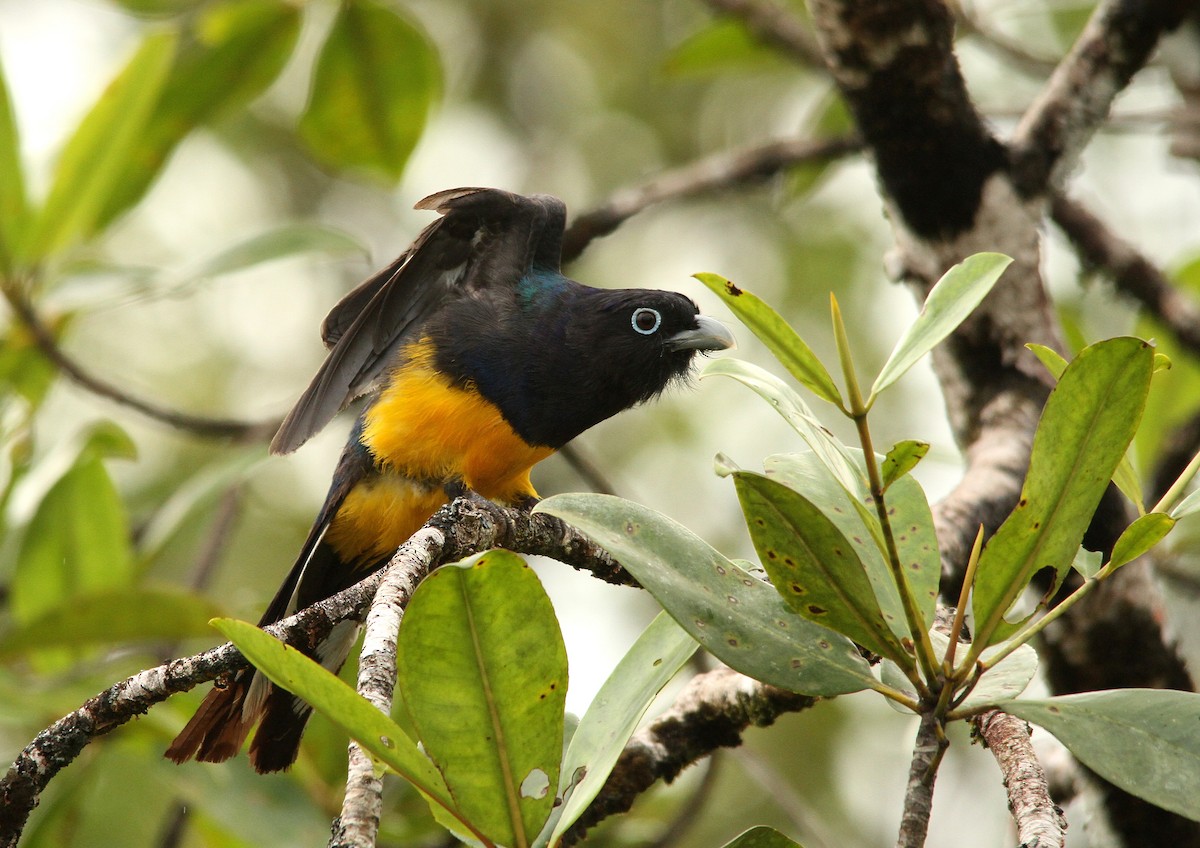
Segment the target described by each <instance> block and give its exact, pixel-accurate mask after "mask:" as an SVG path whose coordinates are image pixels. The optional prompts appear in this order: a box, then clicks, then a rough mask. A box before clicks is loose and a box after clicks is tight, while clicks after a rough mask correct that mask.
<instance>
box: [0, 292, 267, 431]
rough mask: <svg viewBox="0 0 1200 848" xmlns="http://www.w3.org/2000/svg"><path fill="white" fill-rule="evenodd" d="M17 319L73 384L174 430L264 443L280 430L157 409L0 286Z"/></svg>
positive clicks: (24, 301)
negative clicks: (89, 363)
mask: <svg viewBox="0 0 1200 848" xmlns="http://www.w3.org/2000/svg"><path fill="white" fill-rule="evenodd" d="M0 289H2V290H3V293H4V297H5V299H6V300H7V301H8V304H9V306H10V307H11V308H12V311H13V314H14V315H15V316H16V317H17V320H18V321H20V322H21V324H22V325H23V326H24V327H25V328H26V329H27V330H28V331H29V334H30V335H31V336H32V337H33V341H34V343H35V344H36V345H37V347H38V350H40V351H41V352H42V355H43V356H45V357H46V358H47V359H48V360H50V362H51V363H53V365H54V367H56V368H57V369H58V370H59V371H60V372H62V374H63V375H64V376H66V377H67V378H68V379H69V380H70V381H71V382H73V383H75V385H77V386H79V387H80V388H82V389H84V390H85V391H88V392H91V393H92V394H94V395H96V396H98V397H102V398H105V399H106V400H110V401H113V402H114V403H117V404H120V405H121V406H124V407H126V408H127V409H132V410H134V411H135V412H138V413H140V414H141V415H144V416H145V417H147V418H150V419H152V420H154V421H158V422H159V423H162V424H166V425H168V426H170V427H173V428H175V429H176V430H182V431H184V432H187V433H192V434H194V435H197V436H203V437H204V438H209V439H230V440H233V441H235V442H255V441H265V440H266V439H267V438H269V437H270V435H271V434H272V433H274V432H275V431H276V430H277V429H279V422H278V421H239V420H236V419H233V418H209V417H206V416H202V415H191V414H189V413H186V412H179V411H177V410H174V409H169V408H167V407H165V406H160V405H159V404H156V403H154V402H152V401H149V400H146V399H144V398H139V397H136V396H134V395H131V394H129V393H128V392H126V391H125V390H124V389H122V388H120V387H118V386H116V385H114V384H112V383H110V382H108V381H106V380H102V379H101V378H99V377H97V376H95V375H93V374H91V373H90V372H89V371H87V369H85V368H84V367H83V366H82V365H80V364H79V363H78V362H76V361H75V360H74V359H72V358H71V357H70V356H68V355H67V353H66V352H65V351H64V350H63V349H62V347H60V346H59V344H58V341H57V340H56V339H55V338H54V333H52V332H51V331H50V329H49V328H48V327H47V326H46V325H45V324H44V323H43V322H42V319H41V317H40V316H39V315H38V314H37V312H36V310H34V308H33V305H32V304H30V303H29V301H28V300H27V299H26V298H25V297H23V296H22V295H21V294H19V293H18V292H16V291H14V290H13V288H12V287H11V286H8V285H5V286H0Z"/></svg>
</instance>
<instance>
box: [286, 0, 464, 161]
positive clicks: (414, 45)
mask: <svg viewBox="0 0 1200 848" xmlns="http://www.w3.org/2000/svg"><path fill="white" fill-rule="evenodd" d="M440 85H441V72H440V69H439V67H438V60H437V54H436V51H435V50H434V48H433V45H432V44H430V42H429V39H428V38H427V37H426V36H425V34H424V33H423V32H421V30H419V29H418V28H417V27H416V26H415V25H414V24H412V23H411V22H409V21H408V20H407V19H406V18H404V17H403V16H401V15H400V14H398V13H397V11H396V9H395V8H394V7H390V6H384V5H381V4H378V3H374V2H370V0H346V2H343V3H341V4H340V5H339V8H338V15H337V18H336V19H335V20H334V23H333V28H332V29H331V30H330V32H329V35H328V36H327V37H326V39H325V43H324V45H323V46H322V47H321V53H320V56H319V57H318V59H317V68H316V72H315V73H314V75H313V82H312V90H311V92H310V93H309V101H308V106H307V108H306V109H305V111H304V114H303V115H302V116H301V118H300V137H301V138H302V139H303V140H304V142H305V144H307V145H308V146H309V148H310V149H311V150H312V151H313V153H314V154H315V155H316V156H317V158H319V159H320V160H321V161H323V162H325V163H326V164H327V165H330V166H332V167H335V168H344V169H350V170H356V171H363V172H366V173H371V174H375V175H378V176H382V177H383V178H385V179H386V180H388V181H393V182H394V181H395V180H397V179H399V177H400V174H401V173H402V172H403V171H404V166H405V164H406V162H407V161H408V157H409V154H410V153H412V151H413V148H414V147H415V146H416V144H417V141H418V139H420V137H421V133H422V132H423V131H424V128H425V121H426V118H427V117H428V115H429V111H430V109H431V108H432V106H433V102H434V100H435V99H436V97H437V95H438V91H439V88H440Z"/></svg>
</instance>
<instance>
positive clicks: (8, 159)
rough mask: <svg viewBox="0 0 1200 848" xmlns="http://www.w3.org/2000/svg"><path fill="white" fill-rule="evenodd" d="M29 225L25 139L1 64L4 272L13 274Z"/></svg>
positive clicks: (0, 250)
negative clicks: (23, 166)
mask: <svg viewBox="0 0 1200 848" xmlns="http://www.w3.org/2000/svg"><path fill="white" fill-rule="evenodd" d="M28 224H29V201H28V200H27V199H26V196H25V177H24V174H23V172H22V170H21V139H20V134H19V133H18V132H17V120H16V117H15V116H14V115H13V108H12V98H11V97H10V96H9V91H8V82H7V80H6V78H5V75H4V68H3V66H2V65H0V271H9V270H11V268H12V260H13V258H14V257H15V256H16V254H17V252H18V245H19V244H20V242H21V239H22V238H23V237H24V234H25V228H26V227H27V226H28Z"/></svg>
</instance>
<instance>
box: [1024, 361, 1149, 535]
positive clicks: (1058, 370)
mask: <svg viewBox="0 0 1200 848" xmlns="http://www.w3.org/2000/svg"><path fill="white" fill-rule="evenodd" d="M1025 347H1027V348H1029V350H1031V351H1032V352H1033V354H1034V355H1035V356H1036V357H1037V358H1038V359H1039V360H1041V362H1042V364H1043V365H1045V366H1046V370H1047V371H1049V372H1050V374H1051V376H1052V377H1054V379H1055V380H1057V379H1058V378H1059V377H1061V376H1062V373H1063V372H1064V371H1066V370H1067V360H1065V359H1063V357H1062V356H1060V355H1059V353H1058V351H1055V350H1052V349H1051V348H1048V347H1046V346H1045V345H1040V344H1034V343H1032V342H1031V343H1029V344H1027V345H1025ZM1159 356H1160V354H1157V353H1156V354H1154V370H1155V371H1157V370H1158V363H1159V359H1158V357H1159ZM1113 483H1115V484H1116V486H1117V488H1118V489H1120V490H1121V493H1122V494H1124V495H1125V497H1127V498H1129V500H1130V501H1131V502H1132V503H1133V505H1134V506H1135V507H1137V511H1138V515H1142V514H1144V513H1145V512H1146V505H1145V496H1144V495H1143V493H1142V481H1141V479H1140V478H1139V477H1138V475H1137V472H1136V471H1134V470H1133V463H1132V462H1130V461H1129V456H1128V454H1127V455H1125V456H1122V457H1121V463H1120V464H1119V465H1118V466H1117V470H1116V471H1115V472H1114V473H1113Z"/></svg>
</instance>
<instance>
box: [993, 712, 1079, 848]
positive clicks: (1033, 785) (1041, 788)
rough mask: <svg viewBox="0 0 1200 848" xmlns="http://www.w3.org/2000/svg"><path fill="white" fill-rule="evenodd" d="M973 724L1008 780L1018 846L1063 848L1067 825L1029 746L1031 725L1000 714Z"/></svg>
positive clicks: (1040, 766)
mask: <svg viewBox="0 0 1200 848" xmlns="http://www.w3.org/2000/svg"><path fill="white" fill-rule="evenodd" d="M972 723H973V724H974V726H975V729H976V730H977V731H978V733H979V735H980V737H981V738H982V739H983V742H984V745H986V746H987V749H988V750H989V751H991V752H992V756H994V757H995V758H996V764H997V765H999V766H1000V773H1001V774H1002V775H1003V776H1004V788H1005V790H1006V791H1007V792H1008V808H1009V810H1011V811H1012V815H1013V820H1014V821H1015V822H1016V825H1017V844H1019V845H1037V846H1040V848H1062V846H1063V844H1064V843H1065V842H1066V838H1067V821H1066V819H1065V818H1063V813H1062V810H1061V809H1059V807H1058V805H1057V804H1055V803H1054V799H1052V798H1051V797H1050V787H1049V784H1048V783H1047V782H1046V772H1045V771H1044V770H1043V769H1042V764H1041V763H1040V762H1038V758H1037V755H1036V754H1035V753H1034V751H1033V745H1031V744H1030V742H1029V732H1030V731H1029V725H1028V724H1026V723H1025V722H1023V721H1021V719H1019V718H1016V717H1014V716H1010V715H1009V714H1008V713H1002V712H1000V711H998V710H993V711H991V712H988V713H984V714H983V715H981V716H977V717H976V718H974V719H972Z"/></svg>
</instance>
